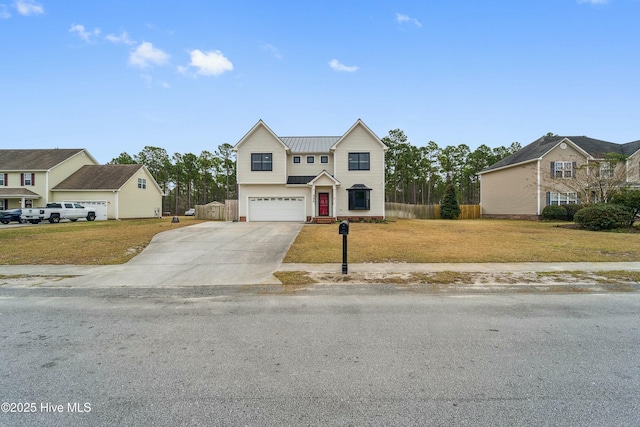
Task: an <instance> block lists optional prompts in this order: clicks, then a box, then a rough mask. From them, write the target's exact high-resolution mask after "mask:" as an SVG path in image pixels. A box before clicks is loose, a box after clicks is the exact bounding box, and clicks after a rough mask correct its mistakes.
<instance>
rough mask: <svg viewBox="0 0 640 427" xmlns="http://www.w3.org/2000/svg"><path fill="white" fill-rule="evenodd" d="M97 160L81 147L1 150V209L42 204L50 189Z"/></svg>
mask: <svg viewBox="0 0 640 427" xmlns="http://www.w3.org/2000/svg"><path fill="white" fill-rule="evenodd" d="M97 164H98V162H97V161H96V159H94V158H93V156H91V154H89V152H88V151H86V150H84V149H81V148H71V149H66V148H65V149H62V148H60V149H35V150H31V149H19V150H0V209H13V208H20V207H35V206H44V205H45V204H46V203H48V202H50V201H52V200H53V194H52V193H51V188H53V187H54V186H55V185H57V184H59V183H60V182H62V181H63V180H64V179H66V178H67V177H68V176H69V175H71V174H72V173H74V172H75V171H77V170H78V169H80V168H81V167H82V166H84V165H97Z"/></svg>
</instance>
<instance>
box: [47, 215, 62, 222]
mask: <svg viewBox="0 0 640 427" xmlns="http://www.w3.org/2000/svg"><path fill="white" fill-rule="evenodd" d="M49 222H50V223H51V224H57V223H59V222H60V215H58V214H52V215H51V216H50V217H49Z"/></svg>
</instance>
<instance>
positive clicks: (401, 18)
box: [396, 13, 422, 27]
mask: <svg viewBox="0 0 640 427" xmlns="http://www.w3.org/2000/svg"><path fill="white" fill-rule="evenodd" d="M396 22H397V23H399V24H404V23H411V24H414V25H415V26H416V27H422V24H421V23H420V21H418V20H417V19H415V18H412V17H410V16H409V15H405V14H403V13H396Z"/></svg>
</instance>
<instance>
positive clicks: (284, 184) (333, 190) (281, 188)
mask: <svg viewBox="0 0 640 427" xmlns="http://www.w3.org/2000/svg"><path fill="white" fill-rule="evenodd" d="M234 150H235V151H236V152H237V182H238V215H239V220H240V221H301V222H303V221H313V222H325V223H328V222H333V221H336V220H343V219H355V220H359V219H383V218H384V217H385V206H384V202H385V195H384V187H385V185H384V176H385V163H384V162H385V151H386V150H387V147H386V146H385V145H384V144H383V143H382V141H381V140H380V138H378V137H377V136H376V135H375V134H374V133H373V132H372V131H371V130H370V129H369V128H368V127H367V126H366V125H365V124H364V123H363V122H362V120H358V121H356V123H355V124H354V125H353V126H352V127H351V128H350V129H349V130H348V131H347V132H346V133H345V134H344V135H342V136H306V137H279V136H277V135H276V134H275V133H274V132H273V131H272V130H271V129H269V127H268V126H267V125H266V124H265V123H264V122H263V121H262V120H260V121H258V123H257V124H256V125H255V126H253V128H251V130H249V132H248V133H247V134H246V135H245V136H244V137H242V139H241V140H240V141H239V142H238V143H237V144H236V145H235V147H234Z"/></svg>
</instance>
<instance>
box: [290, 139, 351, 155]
mask: <svg viewBox="0 0 640 427" xmlns="http://www.w3.org/2000/svg"><path fill="white" fill-rule="evenodd" d="M340 138H342V137H341V136H281V137H280V140H281V141H282V142H284V144H285V145H286V146H287V147H289V148H290V149H291V152H292V153H328V152H329V149H330V148H331V147H333V145H334V144H335V143H336V142H338V140H340Z"/></svg>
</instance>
